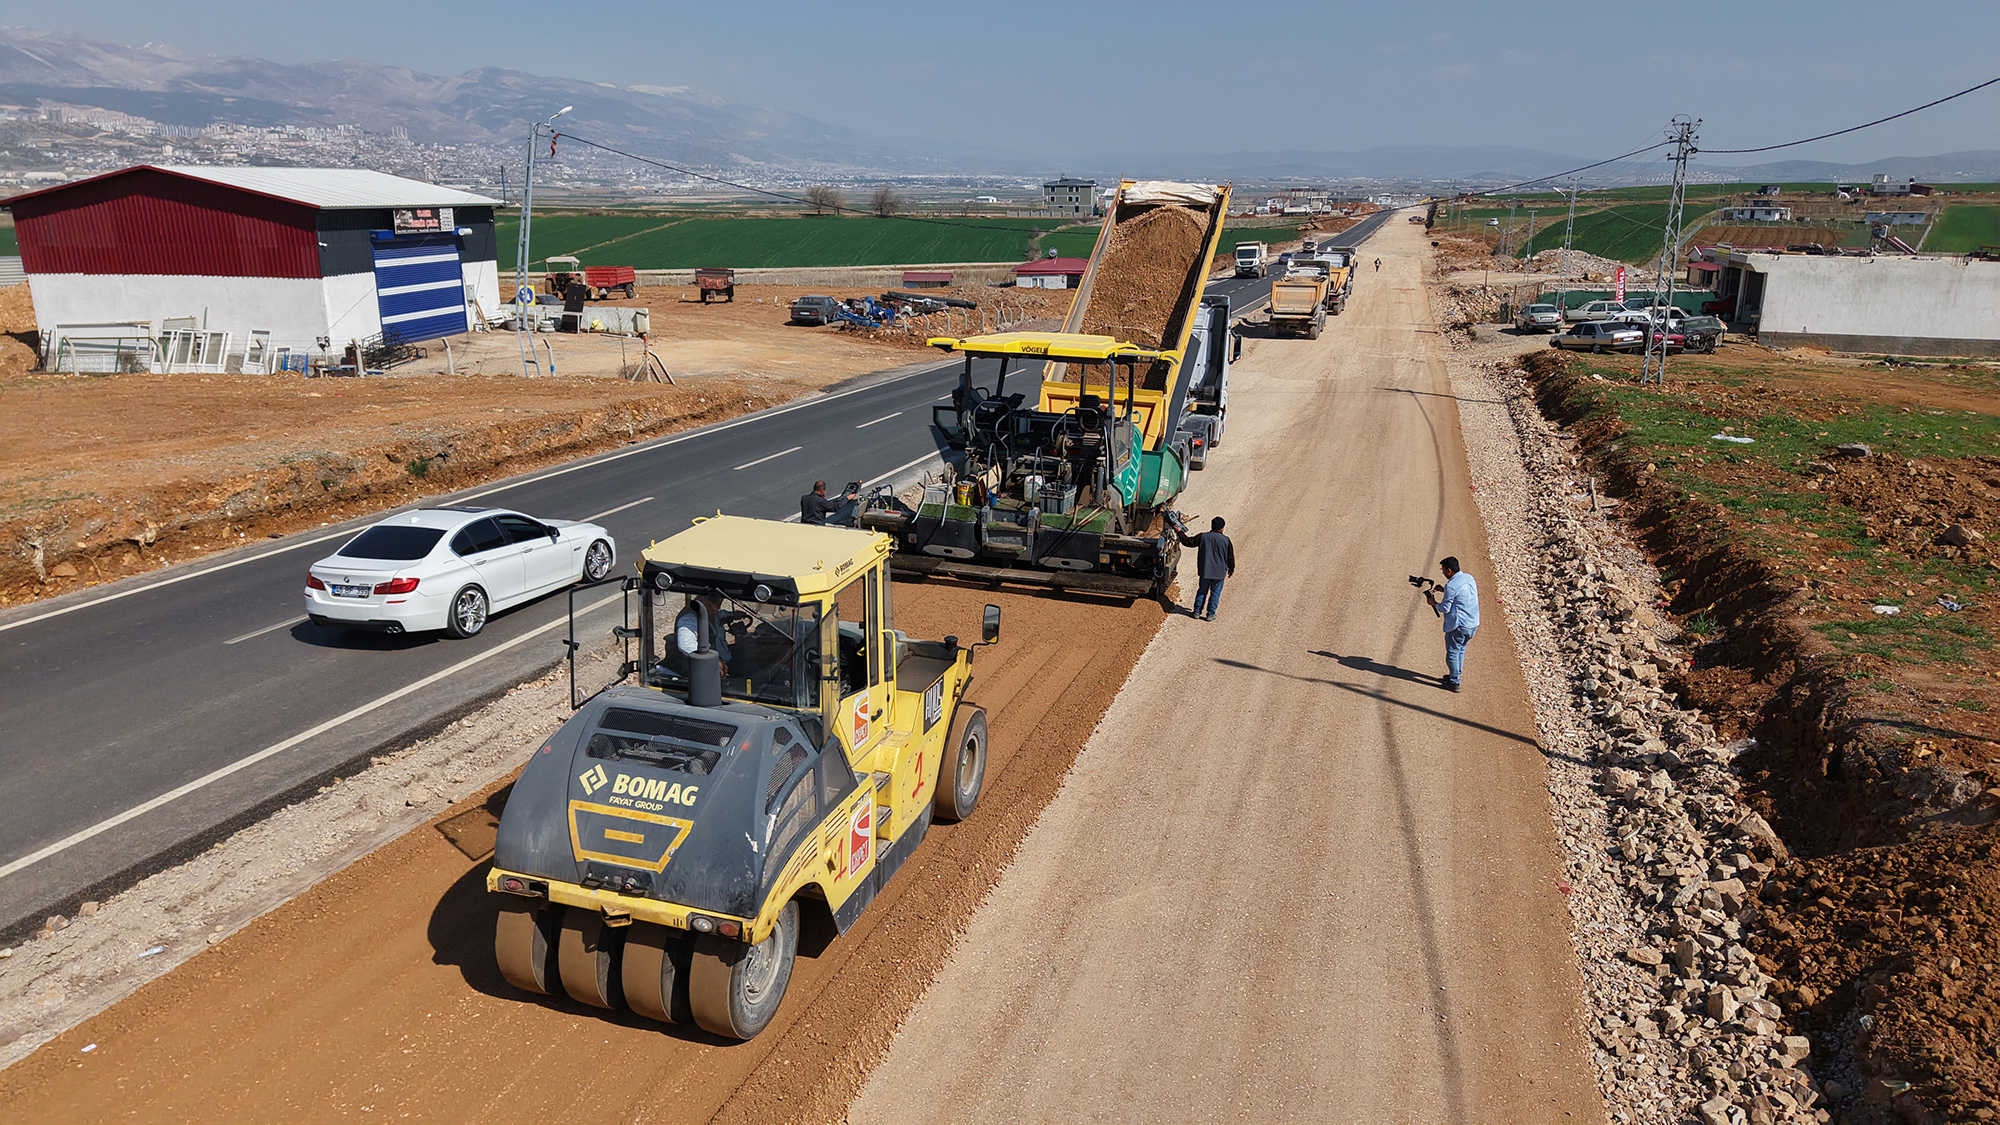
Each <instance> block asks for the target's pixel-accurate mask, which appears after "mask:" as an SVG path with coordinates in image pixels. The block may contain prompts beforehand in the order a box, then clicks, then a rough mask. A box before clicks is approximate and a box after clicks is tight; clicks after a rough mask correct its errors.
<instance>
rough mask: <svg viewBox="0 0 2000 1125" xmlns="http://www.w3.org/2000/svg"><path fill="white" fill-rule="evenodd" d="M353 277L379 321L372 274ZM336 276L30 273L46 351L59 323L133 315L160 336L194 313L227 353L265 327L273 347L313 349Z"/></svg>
mask: <svg viewBox="0 0 2000 1125" xmlns="http://www.w3.org/2000/svg"><path fill="white" fill-rule="evenodd" d="M358 276H359V278H360V279H361V280H362V281H363V282H364V283H365V284H367V286H368V287H369V300H368V302H367V311H368V315H369V316H370V317H375V318H377V323H378V324H379V318H380V314H379V313H378V312H377V311H376V309H375V302H374V278H373V277H372V276H371V275H368V274H361V275H358ZM341 280H345V279H342V278H329V279H326V280H325V281H322V280H321V279H319V278H276V277H181V276H168V277H160V276H144V275H104V274H68V273H38V274H35V275H33V276H32V277H31V278H29V281H30V282H31V283H32V284H33V286H34V294H35V327H36V328H37V329H38V330H39V331H40V332H41V335H42V348H43V350H44V352H46V351H47V350H48V349H50V348H52V347H54V346H55V344H56V326H57V325H59V324H101V323H106V322H112V321H131V322H134V323H142V324H146V325H148V326H149V327H150V330H151V333H152V335H153V336H154V337H156V338H157V337H158V336H159V334H160V322H161V321H162V320H165V319H168V318H174V317H193V318H194V320H195V323H196V324H197V325H200V326H202V327H204V328H205V329H207V330H208V331H211V332H228V333H230V336H231V339H230V344H229V347H230V351H231V352H232V353H241V352H242V350H243V346H244V344H245V343H247V342H248V341H249V339H250V333H251V332H252V331H253V330H254V331H268V332H270V333H271V347H272V348H273V350H275V349H278V348H291V349H293V350H295V351H315V348H314V344H313V338H314V337H315V336H318V335H320V334H321V333H324V332H325V331H326V330H327V323H328V320H327V304H328V302H327V300H326V299H325V297H324V296H323V286H330V285H331V284H332V283H333V282H336V281H341ZM315 354H316V351H315Z"/></svg>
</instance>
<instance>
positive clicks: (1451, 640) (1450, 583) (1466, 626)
mask: <svg viewBox="0 0 2000 1125" xmlns="http://www.w3.org/2000/svg"><path fill="white" fill-rule="evenodd" d="M1438 566H1440V567H1442V568H1443V569H1444V587H1443V590H1444V600H1443V601H1442V602H1440V601H1439V600H1438V588H1437V587H1436V586H1432V587H1431V588H1430V589H1427V590H1425V591H1424V600H1425V601H1427V602H1429V603H1430V606H1431V611H1432V612H1434V613H1436V614H1437V615H1438V616H1439V617H1441V618H1443V619H1444V666H1445V668H1446V669H1447V670H1448V673H1449V674H1448V675H1446V676H1445V678H1444V686H1445V687H1448V688H1450V689H1451V690H1453V691H1458V690H1460V689H1459V676H1460V675H1461V674H1462V673H1463V672H1464V671H1465V646H1466V644H1467V642H1469V641H1471V640H1472V635H1473V634H1474V633H1477V632H1478V631H1479V586H1478V585H1477V584H1476V583H1474V582H1473V581H1472V576H1471V575H1470V574H1467V573H1465V572H1464V571H1462V570H1460V569H1458V559H1457V557H1455V556H1452V557H1447V558H1445V559H1443V560H1442V561H1440V562H1439V563H1438Z"/></svg>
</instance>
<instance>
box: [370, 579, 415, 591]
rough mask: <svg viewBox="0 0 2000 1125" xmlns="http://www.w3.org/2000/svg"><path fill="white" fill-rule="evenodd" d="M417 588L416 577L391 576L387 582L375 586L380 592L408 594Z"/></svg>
mask: <svg viewBox="0 0 2000 1125" xmlns="http://www.w3.org/2000/svg"><path fill="white" fill-rule="evenodd" d="M416 588H417V580H416V579H414V578H391V579H390V580H388V581H387V582H384V583H382V584H381V585H379V586H377V587H375V592H376V593H378V594H407V593H409V592H410V591H411V590H414V589H416Z"/></svg>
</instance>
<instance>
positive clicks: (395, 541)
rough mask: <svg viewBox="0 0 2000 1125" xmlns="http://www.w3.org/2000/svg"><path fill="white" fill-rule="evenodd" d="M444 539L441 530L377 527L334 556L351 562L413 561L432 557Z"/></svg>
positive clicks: (357, 537) (434, 528)
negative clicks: (351, 560)
mask: <svg viewBox="0 0 2000 1125" xmlns="http://www.w3.org/2000/svg"><path fill="white" fill-rule="evenodd" d="M442 538H444V530H443V529H442V528H436V527H399V526H395V525H392V524H378V525H377V526H375V527H371V528H369V529H368V530H367V531H364V532H362V533H361V534H359V535H357V536H355V537H354V539H353V541H352V542H350V543H348V545H347V546H345V547H342V548H341V549H340V550H338V551H336V552H334V553H335V554H338V555H344V556H345V557H347V558H350V559H386V560H389V561H391V562H410V561H412V560H415V559H420V558H423V557H424V556H425V555H428V554H430V553H431V548H432V547H435V546H437V541H438V540H440V539H442Z"/></svg>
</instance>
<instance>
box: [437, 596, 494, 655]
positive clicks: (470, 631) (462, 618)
mask: <svg viewBox="0 0 2000 1125" xmlns="http://www.w3.org/2000/svg"><path fill="white" fill-rule="evenodd" d="M487 609H488V603H487V601H486V591H484V590H482V589H480V588H479V587H477V586H466V587H463V588H461V589H460V590H459V591H458V593H456V594H453V595H452V596H451V612H450V613H447V614H445V617H444V631H445V632H447V633H450V634H451V635H452V636H454V637H457V638H458V639H459V640H461V641H462V640H464V639H466V638H467V637H476V636H478V635H479V631H480V630H481V629H484V628H486V613H487Z"/></svg>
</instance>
